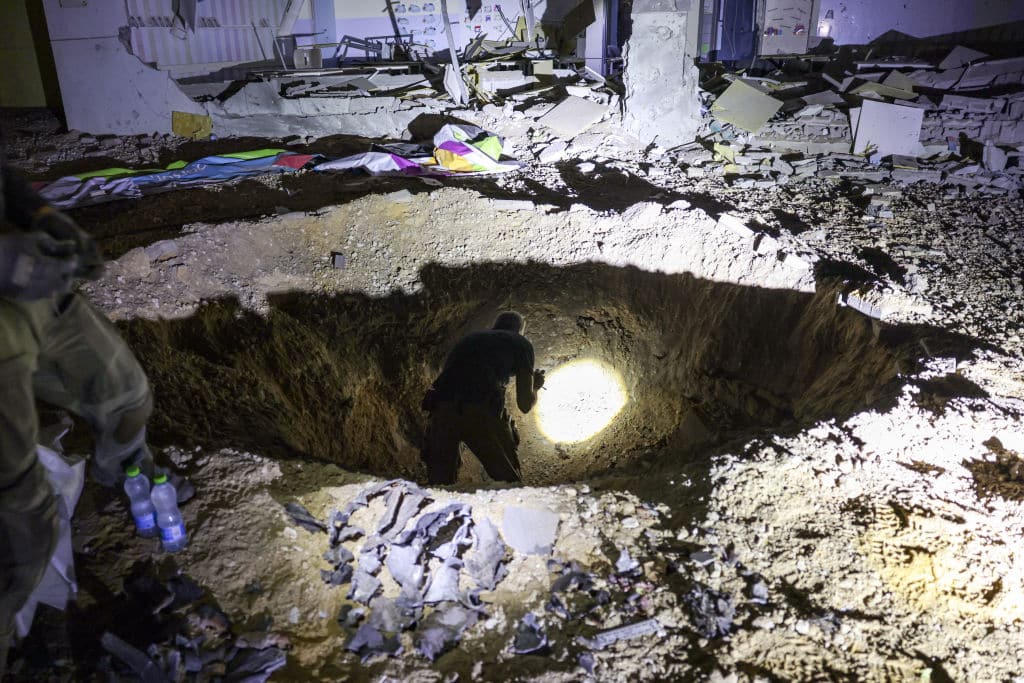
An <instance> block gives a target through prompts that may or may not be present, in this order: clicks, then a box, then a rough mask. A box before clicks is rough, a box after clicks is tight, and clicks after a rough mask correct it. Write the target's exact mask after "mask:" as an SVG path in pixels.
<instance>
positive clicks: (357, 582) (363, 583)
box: [348, 568, 381, 605]
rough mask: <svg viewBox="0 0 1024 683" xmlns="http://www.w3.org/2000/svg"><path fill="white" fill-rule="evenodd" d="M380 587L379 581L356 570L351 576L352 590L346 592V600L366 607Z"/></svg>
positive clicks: (359, 569) (360, 569)
mask: <svg viewBox="0 0 1024 683" xmlns="http://www.w3.org/2000/svg"><path fill="white" fill-rule="evenodd" d="M380 586H381V583H380V579H378V578H377V577H376V576H373V575H372V574H367V573H366V572H365V571H363V570H362V568H358V569H356V570H355V573H354V574H353V575H352V588H351V589H350V590H349V592H348V598H349V599H350V600H355V601H356V602H361V603H363V604H364V605H368V604H370V600H371V599H372V598H373V596H375V595H376V594H377V592H378V591H379V590H380Z"/></svg>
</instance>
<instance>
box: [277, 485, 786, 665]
mask: <svg viewBox="0 0 1024 683" xmlns="http://www.w3.org/2000/svg"><path fill="white" fill-rule="evenodd" d="M578 502H579V503H581V504H584V507H585V508H586V512H584V513H583V514H584V515H585V516H591V517H594V516H595V515H596V516H597V517H601V518H605V517H613V518H615V519H618V520H619V521H620V523H621V524H622V525H624V527H625V528H626V529H639V528H641V527H642V526H643V525H646V524H648V523H649V522H650V521H651V520H657V519H658V518H659V514H660V512H659V511H658V510H657V509H656V508H655V507H653V506H651V505H649V504H642V503H639V502H638V501H636V500H635V499H634V498H632V497H629V496H626V497H619V496H616V495H614V494H605V495H603V496H601V498H600V500H598V499H596V498H579V499H578ZM285 510H286V513H287V514H288V516H289V517H290V518H291V520H292V521H293V522H294V523H295V524H296V525H298V526H301V527H303V528H304V529H306V530H307V531H309V532H311V533H313V534H319V533H326V534H327V537H328V546H329V547H328V550H327V551H326V552H325V553H324V555H323V558H324V559H325V560H326V561H327V562H328V563H329V565H330V568H329V569H322V570H320V574H321V578H322V579H323V581H324V582H325V583H326V584H328V585H334V586H348V592H347V600H346V601H345V602H344V603H343V604H342V605H341V607H340V610H339V612H338V615H337V622H338V624H339V625H340V627H341V628H342V630H343V631H344V633H345V634H346V643H345V649H346V650H348V651H349V652H350V653H352V654H353V655H355V656H356V657H358V658H359V659H360V660H361V661H362V662H363V663H364V664H373V663H382V662H385V661H387V660H388V659H398V660H405V659H408V658H407V657H406V655H413V657H412V659H409V660H408V663H409V665H410V666H416V660H417V659H418V658H421V657H422V658H426V659H428V660H430V661H435V660H437V659H438V658H440V657H442V656H443V655H445V653H447V652H450V651H451V650H453V649H455V648H456V646H459V644H460V642H462V641H472V642H473V643H476V645H472V646H471V645H468V644H467V645H465V646H464V647H471V648H479V647H483V648H484V649H485V650H486V651H488V652H491V653H493V654H492V655H491V656H494V655H497V656H498V657H499V659H509V658H514V657H516V656H519V655H533V656H543V657H547V658H550V659H551V660H552V661H554V662H560V663H563V664H565V665H566V666H569V667H570V668H571V667H579V668H581V669H583V670H584V671H585V672H587V673H588V674H594V673H595V671H601V670H606V671H612V670H615V667H616V666H621V658H622V657H623V656H626V657H628V656H629V652H630V649H631V648H633V647H636V645H637V643H638V642H639V641H642V640H643V639H650V638H651V637H653V638H654V639H655V641H656V642H658V643H660V644H661V646H667V645H671V644H673V643H674V644H675V645H672V646H673V647H683V648H685V647H687V646H686V644H685V643H686V642H688V641H689V642H692V643H696V642H697V641H700V642H701V643H706V641H707V640H709V639H720V638H725V637H727V636H728V635H729V634H730V633H731V632H732V631H733V630H734V628H735V627H734V623H735V622H741V621H749V620H751V619H757V618H758V617H759V616H761V615H763V614H765V613H770V612H771V610H773V609H778V608H779V607H780V605H777V604H775V602H774V601H772V603H771V604H769V599H768V586H767V584H766V583H765V581H764V579H763V578H762V577H761V576H760V575H759V574H756V573H754V572H751V571H750V570H748V569H747V568H745V567H743V566H742V565H740V564H738V563H737V561H736V556H735V554H734V553H733V552H732V551H731V546H730V547H729V548H723V547H722V541H720V540H719V539H718V537H717V536H716V535H715V534H714V532H713V530H712V529H707V530H702V529H694V530H693V531H692V532H689V531H685V530H684V531H682V532H680V533H678V534H676V533H673V532H668V531H661V530H655V529H654V528H647V529H646V530H645V532H644V534H643V538H644V539H645V540H646V543H645V544H642V545H641V546H639V547H637V546H635V545H632V544H629V547H627V546H626V545H622V546H619V542H618V541H616V540H613V539H611V538H609V539H608V540H607V542H606V543H607V546H608V547H606V548H602V549H601V551H600V552H599V553H596V554H598V555H603V556H604V557H605V558H606V560H599V561H597V562H594V563H593V564H590V563H588V564H590V566H585V565H584V563H583V562H582V561H580V560H576V559H568V558H566V557H563V556H562V554H561V552H559V550H558V549H556V545H558V542H559V539H560V536H561V535H562V534H569V533H572V528H571V526H569V527H566V528H562V525H561V524H560V517H564V516H565V515H564V514H562V515H559V514H558V513H556V512H554V511H553V510H551V509H547V508H541V507H523V506H517V505H508V506H505V507H504V511H503V513H502V514H501V521H500V522H498V523H495V522H492V521H491V518H490V515H493V514H494V511H493V510H492V509H491V508H490V506H487V505H481V504H476V503H473V502H471V501H470V500H469V499H464V500H460V499H452V500H450V501H443V500H435V499H434V498H433V497H431V496H430V495H429V494H428V493H427V492H426V491H424V490H423V489H421V488H419V487H418V486H416V485H415V484H413V483H411V482H409V481H405V480H401V479H394V480H390V481H384V482H380V483H377V484H374V485H372V486H369V487H367V488H364V489H362V490H361V491H360V492H359V493H358V494H357V495H356V496H355V497H353V498H351V499H350V500H349V502H348V503H347V504H346V505H345V507H344V508H343V509H341V510H334V511H332V512H331V514H330V516H329V521H328V522H327V523H326V524H325V523H324V522H321V521H320V520H318V519H316V518H315V517H314V516H313V515H312V514H311V513H310V512H309V511H308V510H306V509H305V508H304V507H303V506H302V505H300V504H298V503H288V504H287V505H286V506H285ZM623 515H624V516H623ZM642 520H643V521H642ZM619 540H621V539H619ZM358 541H361V543H359V542H358ZM562 550H564V547H563V548H562ZM593 550H595V551H596V550H597V549H593ZM631 550H632V552H631ZM609 555H610V556H609ZM529 558H535V559H534V560H530V559H529ZM524 561H527V562H530V563H539V564H538V567H537V569H538V570H539V574H538V575H539V576H540V577H546V578H545V579H542V581H544V583H542V584H541V586H542V587H541V590H539V591H524V588H525V586H526V584H523V583H522V582H523V581H527V582H528V583H529V582H530V581H532V580H533V579H532V578H530V576H533V575H534V574H537V572H535V571H534V570H533V569H526V566H532V564H530V565H524V564H522V563H523V562H524ZM516 562H519V564H518V565H517V564H516ZM512 567H518V569H513V568H512ZM524 570H525V571H526V572H527V573H528V574H529V575H530V576H526V575H522V574H521V573H522V572H523V571H524ZM506 584H515V585H506ZM711 584H713V585H714V586H715V587H712V585H711ZM529 585H531V586H532V585H533V584H532V583H530V584H529ZM523 595H529V597H528V598H526V599H523V597H522V596H523ZM510 596H511V597H512V599H513V600H515V604H513V605H510V604H508V603H507V600H508V599H509V598H510ZM782 608H783V609H784V610H785V607H784V606H783V607H782ZM460 647H463V646H460ZM420 661H422V660H420ZM686 670H689V669H688V667H684V668H683V669H678V668H673V666H672V665H668V668H666V669H664V670H662V674H669V673H672V672H675V673H676V674H681V673H683V672H684V671H686Z"/></svg>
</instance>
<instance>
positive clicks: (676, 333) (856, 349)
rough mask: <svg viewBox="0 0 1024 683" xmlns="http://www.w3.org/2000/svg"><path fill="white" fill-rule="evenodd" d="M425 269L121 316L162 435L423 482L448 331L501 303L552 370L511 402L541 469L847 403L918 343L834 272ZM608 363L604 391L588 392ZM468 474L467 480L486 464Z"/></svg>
mask: <svg viewBox="0 0 1024 683" xmlns="http://www.w3.org/2000/svg"><path fill="white" fill-rule="evenodd" d="M420 275H421V282H422V283H423V286H422V289H421V290H420V291H419V292H417V293H415V294H406V293H399V292H396V293H393V294H391V295H389V296H386V297H378V298H374V297H370V296H367V295H364V294H355V293H346V294H338V295H323V294H313V293H303V292H296V293H289V294H284V295H276V296H273V297H272V298H271V300H270V306H269V312H268V313H267V314H266V315H265V316H260V315H257V314H256V313H253V312H251V311H247V310H243V309H242V308H241V307H240V305H239V304H238V302H237V301H233V300H226V301H218V302H212V303H209V304H206V305H204V306H203V307H202V308H201V309H200V310H199V311H198V312H197V313H195V314H194V315H193V316H192V317H190V318H188V319H184V320H159V321H147V320H134V321H131V322H129V323H127V324H125V325H124V329H125V334H126V336H127V338H128V339H129V342H130V344H131V345H132V347H133V348H134V349H135V351H136V353H137V354H138V355H139V357H140V360H141V361H142V363H143V365H144V366H145V368H146V370H147V371H148V373H149V375H150V379H151V382H152V384H153V386H154V390H155V393H156V399H157V400H156V402H157V407H156V412H155V414H154V417H153V420H152V422H151V431H152V433H153V435H154V438H155V439H156V442H157V443H158V444H160V443H163V444H175V445H180V446H189V445H202V446H206V447H216V446H231V447H234V448H244V449H247V450H251V451H254V452H259V453H263V454H266V455H274V456H281V457H293V456H302V457H312V458H316V459H320V460H326V461H331V462H334V463H337V464H338V465H340V466H342V467H345V468H347V469H352V470H358V471H364V472H370V473H373V474H377V475H380V476H384V477H394V476H400V477H406V478H413V479H422V474H423V472H422V469H421V467H422V466H421V464H420V462H419V444H420V443H421V439H422V436H423V430H424V427H425V415H424V414H423V413H422V411H421V410H420V400H421V398H422V396H423V392H424V391H425V390H426V388H427V387H428V386H429V384H430V382H431V381H432V380H433V379H434V377H435V376H436V373H437V371H438V368H439V367H440V365H441V364H442V362H443V360H444V357H445V354H446V353H447V351H448V350H449V349H450V348H451V346H452V344H453V343H454V342H455V341H456V340H457V339H458V338H459V337H460V336H461V335H463V334H465V333H466V332H468V331H471V330H474V329H480V328H483V327H486V326H488V325H489V324H490V322H491V321H492V320H493V317H494V315H495V313H496V312H498V311H500V310H503V309H505V308H515V309H517V310H519V311H520V312H522V313H523V314H524V315H525V316H526V318H527V336H528V337H529V338H530V339H531V341H532V342H533V344H534V347H535V351H536V357H537V366H538V367H540V368H543V369H545V370H547V371H548V374H549V378H548V382H547V387H546V388H545V389H544V390H543V392H542V394H545V397H544V404H545V405H543V406H542V407H540V408H538V409H536V410H535V411H534V412H533V413H531V414H528V415H525V416H524V415H520V414H519V413H518V411H517V410H516V409H515V408H514V407H513V406H511V405H510V412H511V413H512V414H513V415H514V416H516V420H517V422H518V426H519V430H520V433H521V436H522V444H521V446H520V458H521V461H522V464H523V471H524V478H525V480H526V482H527V483H530V484H546V483H554V482H560V481H573V480H577V479H580V478H584V477H588V476H591V475H595V474H598V473H601V472H606V471H608V470H610V469H613V468H616V467H621V466H623V465H626V464H628V463H630V462H631V461H635V460H637V459H638V458H641V457H643V456H648V455H651V454H657V455H658V456H659V457H673V458H680V459H684V458H687V459H688V458H695V457H699V456H700V454H701V453H706V452H707V450H708V449H709V448H710V447H711V446H713V445H715V444H718V443H721V442H722V441H723V440H727V439H730V438H735V437H737V436H740V435H743V436H744V437H746V436H747V435H749V434H750V433H751V431H752V430H753V431H756V430H765V429H767V430H773V429H789V428H792V427H794V426H796V425H799V424H804V423H808V422H811V421H815V420H818V419H822V418H826V417H833V416H842V415H848V414H851V413H852V412H853V411H856V410H859V409H861V408H863V407H865V406H867V405H876V404H877V403H878V402H879V401H880V400H882V399H883V398H885V397H887V396H890V395H892V394H893V392H891V391H889V389H890V386H889V384H890V382H891V381H892V380H893V379H894V378H895V377H896V375H897V372H898V371H899V369H900V368H906V367H910V365H911V364H912V363H913V360H914V359H913V357H912V356H911V355H910V354H911V353H913V352H917V353H919V352H920V351H919V347H918V345H917V344H916V343H914V339H915V338H916V337H915V335H916V334H917V333H916V332H915V331H913V330H908V329H903V328H889V327H887V326H884V325H883V326H879V325H878V324H877V323H873V321H871V320H869V319H868V318H865V317H864V316H861V315H860V314H858V313H856V312H854V311H852V310H850V309H848V308H840V307H837V306H836V305H835V300H836V298H835V292H834V291H832V290H830V289H829V288H827V287H822V288H820V290H821V291H819V293H818V294H816V295H810V294H805V293H800V292H793V291H788V290H767V289H760V288H756V287H743V286H738V285H732V284H724V283H717V282H709V281H705V280H699V279H696V278H694V277H692V276H689V275H664V274H659V273H649V272H644V271H640V270H637V269H634V268H617V267H612V266H607V265H600V264H583V265H576V266H571V267H562V268H559V267H554V266H547V265H541V264H533V263H531V264H478V265H469V266H465V267H444V266H439V265H430V266H427V267H426V268H424V269H423V271H422V272H421V274H420ZM890 333H892V334H890ZM929 334H933V335H934V334H937V332H936V331H935V330H930V331H929ZM895 339H899V340H900V341H899V342H896V341H892V340H895ZM574 361H588V362H589V363H590V364H591V365H590V367H591V370H586V368H587V367H588V363H583V362H576V363H574ZM563 366H564V367H565V369H564V370H562V369H560V368H562V367H563ZM594 368H597V369H598V371H597V372H596V373H594V372H593V369H594ZM563 373H564V377H563ZM575 373H582V374H579V375H577V374H575ZM587 373H590V374H587ZM613 376H614V377H615V379H614V382H613V384H614V385H615V386H614V388H612V389H600V390H597V391H593V390H589V389H584V383H585V382H589V381H599V380H600V378H602V377H604V378H605V379H607V378H608V377H613ZM588 377H589V379H588ZM581 389H584V390H582V391H581ZM563 392H566V395H565V396H563V398H562V399H558V396H559V395H560V394H562V393H563ZM512 393H513V392H509V394H510V397H511V395H512ZM598 399H600V400H598ZM609 399H610V400H609ZM602 400H607V401H606V402H602ZM595 401H596V402H595ZM549 403H550V405H548V404H549ZM558 411H568V412H563V413H562V415H563V417H561V418H553V417H552V416H553V415H556V414H559V413H558ZM565 415H568V416H569V417H564V416H565ZM558 423H560V424H562V427H559V426H557V424H558ZM584 423H592V424H591V426H590V428H589V429H590V433H587V432H588V430H585V429H583V426H584ZM594 425H596V426H594ZM563 428H564V429H565V430H564V431H562V429H563ZM465 460H466V462H473V461H474V459H473V458H467V459H465ZM463 470H465V471H466V476H467V477H469V479H468V480H465V481H473V480H474V477H477V479H476V481H478V480H479V476H481V475H476V474H474V473H473V471H472V468H471V467H464V468H463Z"/></svg>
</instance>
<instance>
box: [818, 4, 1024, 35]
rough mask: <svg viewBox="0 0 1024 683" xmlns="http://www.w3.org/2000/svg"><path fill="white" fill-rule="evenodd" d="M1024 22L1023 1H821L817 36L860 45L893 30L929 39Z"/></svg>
mask: <svg viewBox="0 0 1024 683" xmlns="http://www.w3.org/2000/svg"><path fill="white" fill-rule="evenodd" d="M830 12H831V16H830V15H829V13H830ZM1022 20H1024V2H1021V0H971V1H969V2H968V1H965V0H901V1H900V2H892V1H891V0H821V10H820V13H819V15H818V31H817V34H818V35H819V36H822V37H825V36H828V37H831V38H832V39H833V40H834V41H835V42H836V44H837V45H858V44H864V43H869V42H871V41H872V40H874V39H875V38H877V37H878V36H880V35H882V34H883V33H885V32H887V31H890V30H896V31H900V32H902V33H907V34H909V35H912V36H915V37H918V38H925V37H928V36H934V35H941V34H944V33H955V32H958V31H967V30H970V29H975V28H982V27H985V26H994V25H997V24H1003V23H1008V22H1012V21H1022Z"/></svg>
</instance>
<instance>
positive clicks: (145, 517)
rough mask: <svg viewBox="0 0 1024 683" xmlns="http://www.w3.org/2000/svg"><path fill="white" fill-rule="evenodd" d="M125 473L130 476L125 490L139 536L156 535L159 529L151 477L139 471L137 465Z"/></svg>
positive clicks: (150, 536) (126, 481) (125, 482)
mask: <svg viewBox="0 0 1024 683" xmlns="http://www.w3.org/2000/svg"><path fill="white" fill-rule="evenodd" d="M125 474H126V475H127V476H128V478H127V479H125V480H124V492H125V493H127V494H128V500H130V501H131V507H132V519H134V520H135V530H136V531H137V532H138V534H139V536H144V537H145V538H152V537H153V536H156V534H157V531H158V529H157V526H156V515H155V514H154V511H155V508H154V507H153V501H152V500H150V498H149V479H147V478H146V475H144V474H142V472H140V471H139V468H138V466H137V465H132V466H131V467H129V468H128V470H127V471H126V472H125Z"/></svg>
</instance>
